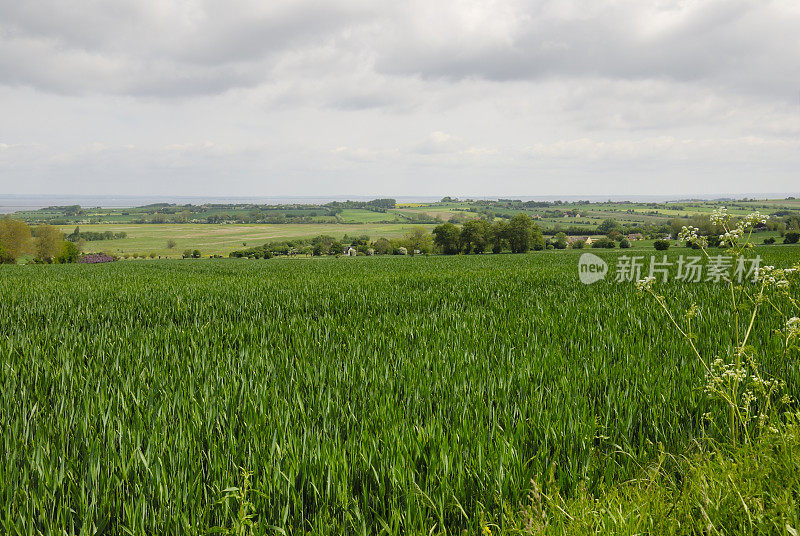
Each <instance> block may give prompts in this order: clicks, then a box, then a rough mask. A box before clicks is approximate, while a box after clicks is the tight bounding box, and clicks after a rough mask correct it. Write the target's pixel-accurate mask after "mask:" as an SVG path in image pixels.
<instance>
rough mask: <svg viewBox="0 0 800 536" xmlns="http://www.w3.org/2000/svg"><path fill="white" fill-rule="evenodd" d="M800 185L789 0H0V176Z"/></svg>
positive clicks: (75, 190) (797, 21)
mask: <svg viewBox="0 0 800 536" xmlns="http://www.w3.org/2000/svg"><path fill="white" fill-rule="evenodd" d="M799 190H800V2H798V1H797V0H773V1H770V0H752V1H739V0H724V1H721V0H674V1H673V0H630V1H623V0H620V1H602V0H559V1H514V0H497V1H468V0H467V1H446V0H441V1H431V0H420V1H414V0H406V1H399V2H398V1H397V0H393V1H386V2H384V1H381V0H364V1H360V0H328V1H319V0H318V1H312V0H292V1H276V0H252V1H238V0H225V1H195V0H182V1H173V2H170V1H167V0H113V1H99V0H57V1H56V0H54V1H46V0H30V1H28V0H25V1H20V0H0V192H2V193H6V194H134V195H158V194H164V195H347V194H360V195H448V194H449V195H469V194H471V195H486V196H489V195H527V196H533V195H583V194H585V195H590V194H600V195H604V194H616V195H625V194H670V195H672V194H675V195H680V194H717V193H732V194H735V193H745V192H797V191H799Z"/></svg>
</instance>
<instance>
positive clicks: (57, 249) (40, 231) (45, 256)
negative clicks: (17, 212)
mask: <svg viewBox="0 0 800 536" xmlns="http://www.w3.org/2000/svg"><path fill="white" fill-rule="evenodd" d="M35 234H36V240H35V249H36V258H37V259H39V260H40V261H43V262H52V261H53V259H55V258H56V257H58V256H59V255H60V254H61V250H62V248H63V242H64V235H63V234H62V233H61V231H59V230H58V229H56V228H55V227H53V226H52V225H48V224H46V223H45V224H43V225H39V226H38V227H36V231H35Z"/></svg>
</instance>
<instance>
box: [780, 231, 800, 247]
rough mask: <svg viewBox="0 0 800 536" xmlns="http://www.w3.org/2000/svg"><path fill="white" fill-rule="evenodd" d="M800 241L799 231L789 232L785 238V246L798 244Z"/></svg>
mask: <svg viewBox="0 0 800 536" xmlns="http://www.w3.org/2000/svg"><path fill="white" fill-rule="evenodd" d="M798 240H800V233H798V232H797V231H789V232H788V233H786V236H784V237H783V243H784V244H797V242H798Z"/></svg>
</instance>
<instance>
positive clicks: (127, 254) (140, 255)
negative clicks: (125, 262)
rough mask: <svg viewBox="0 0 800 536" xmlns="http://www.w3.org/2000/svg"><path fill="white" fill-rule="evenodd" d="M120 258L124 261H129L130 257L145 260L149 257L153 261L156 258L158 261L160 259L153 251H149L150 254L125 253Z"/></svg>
mask: <svg viewBox="0 0 800 536" xmlns="http://www.w3.org/2000/svg"><path fill="white" fill-rule="evenodd" d="M122 257H123V258H124V259H130V258H131V257H132V258H134V259H146V258H148V257H150V258H151V259H155V258H156V257H158V258H159V259H160V258H161V256H159V255H157V254H156V253H155V252H154V251H151V252H150V253H137V252H133V253H125V254H124V255H122Z"/></svg>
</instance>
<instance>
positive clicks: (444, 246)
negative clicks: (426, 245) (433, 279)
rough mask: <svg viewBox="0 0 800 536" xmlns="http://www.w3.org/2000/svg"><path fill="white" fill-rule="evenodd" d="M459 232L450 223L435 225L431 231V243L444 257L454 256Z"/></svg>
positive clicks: (457, 247)
mask: <svg viewBox="0 0 800 536" xmlns="http://www.w3.org/2000/svg"><path fill="white" fill-rule="evenodd" d="M460 238H461V231H460V230H459V229H458V227H456V226H455V225H453V224H452V223H450V222H447V223H443V224H441V225H437V226H436V227H435V228H434V229H433V242H434V243H435V244H436V246H437V247H438V248H439V249H441V250H442V253H444V254H445V255H455V254H456V253H458V250H459V239H460Z"/></svg>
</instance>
